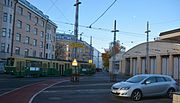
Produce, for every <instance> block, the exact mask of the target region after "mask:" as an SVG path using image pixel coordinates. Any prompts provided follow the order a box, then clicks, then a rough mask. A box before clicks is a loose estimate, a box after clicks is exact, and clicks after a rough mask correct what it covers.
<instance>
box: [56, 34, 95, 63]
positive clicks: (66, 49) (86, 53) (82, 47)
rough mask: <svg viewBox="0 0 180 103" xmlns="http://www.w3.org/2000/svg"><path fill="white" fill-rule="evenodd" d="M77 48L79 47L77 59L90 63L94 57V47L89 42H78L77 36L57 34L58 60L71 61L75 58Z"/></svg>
mask: <svg viewBox="0 0 180 103" xmlns="http://www.w3.org/2000/svg"><path fill="white" fill-rule="evenodd" d="M75 47H77V53H76V59H77V60H78V61H83V62H88V61H89V60H90V59H91V58H92V57H93V50H94V49H93V47H91V45H89V44H88V43H87V42H85V41H82V40H81V39H80V40H77V43H76V37H75V35H71V34H64V33H57V34H56V59H59V60H70V61H72V60H73V59H74V58H75V51H74V50H75Z"/></svg>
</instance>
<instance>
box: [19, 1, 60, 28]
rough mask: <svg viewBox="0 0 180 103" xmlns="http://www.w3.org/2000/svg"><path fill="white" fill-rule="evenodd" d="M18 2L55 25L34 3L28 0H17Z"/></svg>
mask: <svg viewBox="0 0 180 103" xmlns="http://www.w3.org/2000/svg"><path fill="white" fill-rule="evenodd" d="M18 2H19V3H20V4H21V5H23V6H25V7H26V8H28V9H29V10H31V11H33V12H34V13H36V14H37V15H39V16H41V17H42V18H43V19H45V20H48V22H49V23H51V24H52V25H54V26H56V27H57V25H56V24H55V23H54V22H53V21H51V20H50V19H49V16H48V15H45V14H44V13H43V12H42V11H41V10H39V9H38V8H36V7H35V6H34V5H32V4H31V3H29V2H28V1H26V0H18Z"/></svg>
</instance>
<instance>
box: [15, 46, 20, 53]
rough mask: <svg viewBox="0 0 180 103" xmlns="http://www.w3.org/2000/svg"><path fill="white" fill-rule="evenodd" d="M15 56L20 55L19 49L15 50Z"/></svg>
mask: <svg viewBox="0 0 180 103" xmlns="http://www.w3.org/2000/svg"><path fill="white" fill-rule="evenodd" d="M15 54H16V55H20V47H16V48H15Z"/></svg>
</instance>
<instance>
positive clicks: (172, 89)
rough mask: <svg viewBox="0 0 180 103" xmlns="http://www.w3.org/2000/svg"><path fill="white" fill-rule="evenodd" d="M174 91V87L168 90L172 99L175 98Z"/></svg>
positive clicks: (168, 94)
mask: <svg viewBox="0 0 180 103" xmlns="http://www.w3.org/2000/svg"><path fill="white" fill-rule="evenodd" d="M173 92H175V90H174V88H170V89H169V90H168V91H167V97H168V98H170V99H172V98H173Z"/></svg>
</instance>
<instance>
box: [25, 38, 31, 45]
mask: <svg viewBox="0 0 180 103" xmlns="http://www.w3.org/2000/svg"><path fill="white" fill-rule="evenodd" d="M29 40H30V37H28V36H26V39H25V43H26V44H29Z"/></svg>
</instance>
